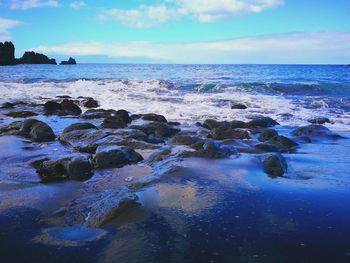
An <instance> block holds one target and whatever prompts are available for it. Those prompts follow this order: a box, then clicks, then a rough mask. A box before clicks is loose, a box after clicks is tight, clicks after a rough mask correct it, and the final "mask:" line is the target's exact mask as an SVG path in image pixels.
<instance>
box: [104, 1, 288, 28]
mask: <svg viewBox="0 0 350 263" xmlns="http://www.w3.org/2000/svg"><path fill="white" fill-rule="evenodd" d="M283 3H284V0H215V1H213V0H166V1H164V3H163V4H158V5H140V6H139V7H138V8H135V9H118V8H113V9H109V10H105V11H103V12H102V13H101V14H100V15H99V16H98V19H99V20H100V21H108V20H114V21H117V22H120V23H122V24H124V25H127V26H130V27H135V28H144V27H151V26H157V25H159V24H162V23H165V22H167V21H169V20H171V19H177V18H180V17H191V18H194V19H195V20H198V21H199V22H214V21H219V20H227V19H232V18H235V17H239V16H245V15H249V14H252V13H260V12H262V11H264V10H266V9H270V8H275V7H278V6H281V5H283Z"/></svg>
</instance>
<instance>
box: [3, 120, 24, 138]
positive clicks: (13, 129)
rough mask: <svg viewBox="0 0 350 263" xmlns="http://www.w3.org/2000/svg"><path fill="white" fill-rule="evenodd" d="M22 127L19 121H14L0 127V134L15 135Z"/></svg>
mask: <svg viewBox="0 0 350 263" xmlns="http://www.w3.org/2000/svg"><path fill="white" fill-rule="evenodd" d="M21 127H22V122H21V121H15V122H12V123H10V124H9V125H6V126H5V127H2V128H0V134H9V135H16V134H18V132H19V130H20V129H21Z"/></svg>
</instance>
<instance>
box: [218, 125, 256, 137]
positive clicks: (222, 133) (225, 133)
mask: <svg viewBox="0 0 350 263" xmlns="http://www.w3.org/2000/svg"><path fill="white" fill-rule="evenodd" d="M212 136H213V139H216V140H226V139H241V140H243V139H249V138H250V136H249V133H248V132H247V131H246V130H243V129H232V128H231V127H230V126H227V125H222V126H220V127H218V128H215V129H214V130H213V132H212Z"/></svg>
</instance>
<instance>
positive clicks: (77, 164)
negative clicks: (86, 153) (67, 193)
mask: <svg viewBox="0 0 350 263" xmlns="http://www.w3.org/2000/svg"><path fill="white" fill-rule="evenodd" d="M67 172H68V175H69V179H71V180H77V181H82V180H87V179H89V178H91V176H92V165H91V162H90V160H89V159H87V158H85V157H76V158H74V159H72V160H71V161H70V162H69V163H68V165H67Z"/></svg>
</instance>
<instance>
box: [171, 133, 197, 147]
mask: <svg viewBox="0 0 350 263" xmlns="http://www.w3.org/2000/svg"><path fill="white" fill-rule="evenodd" d="M198 141H199V138H197V137H195V136H190V135H181V134H177V135H175V136H174V137H173V138H172V139H171V143H173V144H176V145H191V144H194V143H196V142H198Z"/></svg>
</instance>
